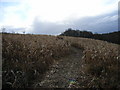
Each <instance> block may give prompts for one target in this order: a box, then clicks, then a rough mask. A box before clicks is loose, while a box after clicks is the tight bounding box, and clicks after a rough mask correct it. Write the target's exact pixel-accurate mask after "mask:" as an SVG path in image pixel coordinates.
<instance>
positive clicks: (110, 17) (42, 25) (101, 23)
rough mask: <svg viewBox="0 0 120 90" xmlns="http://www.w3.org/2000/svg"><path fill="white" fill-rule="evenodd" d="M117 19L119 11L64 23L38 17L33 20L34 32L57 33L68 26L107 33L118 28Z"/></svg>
mask: <svg viewBox="0 0 120 90" xmlns="http://www.w3.org/2000/svg"><path fill="white" fill-rule="evenodd" d="M117 20H118V13H117V11H114V12H111V13H108V14H104V15H99V16H94V17H84V18H81V19H77V20H67V21H65V22H64V24H59V23H51V22H42V21H40V20H39V19H37V18H36V19H35V20H34V22H33V33H39V34H52V35H55V34H59V33H62V32H64V31H65V30H66V29H68V28H72V29H79V30H89V31H92V32H97V33H107V32H112V31H117V30H118V21H117Z"/></svg>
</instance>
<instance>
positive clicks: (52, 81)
mask: <svg viewBox="0 0 120 90" xmlns="http://www.w3.org/2000/svg"><path fill="white" fill-rule="evenodd" d="M82 56H83V53H82V50H81V49H78V48H75V47H72V48H71V54H70V55H68V56H66V57H63V58H61V59H60V60H58V62H55V63H54V64H53V65H52V66H51V67H50V69H49V70H48V71H47V72H46V74H45V75H44V78H43V80H42V81H41V82H39V83H37V84H36V85H35V87H37V88H38V87H42V88H68V87H69V85H70V81H71V80H74V81H75V82H76V84H77V78H78V77H79V76H80V72H79V71H80V68H81V66H82V62H81V58H82Z"/></svg>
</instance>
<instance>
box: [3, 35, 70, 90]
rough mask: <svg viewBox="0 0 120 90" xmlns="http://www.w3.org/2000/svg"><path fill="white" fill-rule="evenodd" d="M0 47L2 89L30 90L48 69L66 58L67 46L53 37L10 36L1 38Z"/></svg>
mask: <svg viewBox="0 0 120 90" xmlns="http://www.w3.org/2000/svg"><path fill="white" fill-rule="evenodd" d="M2 45H3V46H2V47H3V51H2V52H3V87H6V83H8V84H9V85H8V84H7V85H8V86H10V87H11V86H12V87H16V88H17V87H30V86H31V85H32V83H34V81H35V80H36V79H38V78H39V79H40V78H42V75H43V74H44V73H45V72H46V70H47V69H48V68H49V65H51V64H52V63H53V62H54V61H55V60H57V59H58V58H60V57H62V56H65V55H67V54H69V52H68V51H69V46H70V45H69V44H67V42H65V41H63V40H62V39H59V38H58V37H55V36H47V35H10V34H3V43H2ZM7 74H8V75H7ZM10 75H12V76H10ZM15 78H16V81H15ZM4 85H5V86H4Z"/></svg>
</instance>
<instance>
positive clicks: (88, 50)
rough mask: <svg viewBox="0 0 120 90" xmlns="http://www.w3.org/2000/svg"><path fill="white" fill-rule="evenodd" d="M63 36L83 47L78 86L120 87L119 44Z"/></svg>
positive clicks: (75, 44)
mask: <svg viewBox="0 0 120 90" xmlns="http://www.w3.org/2000/svg"><path fill="white" fill-rule="evenodd" d="M65 38H66V40H68V41H70V42H71V43H72V45H74V46H76V47H78V48H80V47H81V48H83V49H84V51H83V55H84V56H83V57H82V62H83V66H82V71H80V72H81V75H80V78H79V82H80V87H87V88H90V87H96V88H101V87H102V88H106V87H107V88H112V87H120V78H119V76H120V70H119V68H120V65H119V64H120V54H119V48H120V45H117V44H112V43H108V42H105V41H100V40H93V39H87V38H74V37H69V38H68V37H65Z"/></svg>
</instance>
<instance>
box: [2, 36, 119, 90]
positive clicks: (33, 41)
mask: <svg viewBox="0 0 120 90" xmlns="http://www.w3.org/2000/svg"><path fill="white" fill-rule="evenodd" d="M119 47H120V45H118V44H113V43H109V42H106V41H101V40H95V39H90V38H82V37H69V36H50V35H30V34H2V61H3V62H2V63H3V66H2V67H3V73H2V75H3V77H2V78H3V83H2V84H3V88H28V87H30V88H40V87H49V88H57V87H58V88H60V87H62V88H91V87H92V88H94V87H95V88H104V87H105V88H113V87H117V88H119V87H120V78H119V76H120V69H119V68H120V65H119V64H120V61H119V58H120V55H119V49H118V48H119ZM59 79H60V80H59ZM49 82H50V83H49Z"/></svg>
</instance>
